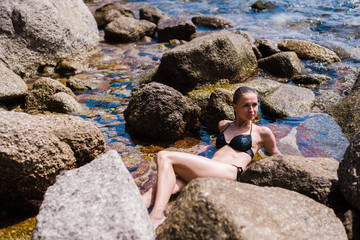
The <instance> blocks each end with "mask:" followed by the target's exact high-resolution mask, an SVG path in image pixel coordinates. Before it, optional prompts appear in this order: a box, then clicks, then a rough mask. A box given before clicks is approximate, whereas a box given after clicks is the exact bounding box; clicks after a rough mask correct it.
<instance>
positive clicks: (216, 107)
mask: <svg viewBox="0 0 360 240" xmlns="http://www.w3.org/2000/svg"><path fill="white" fill-rule="evenodd" d="M232 102H233V92H231V91H228V90H225V89H223V88H218V89H215V91H214V92H213V93H212V94H211V95H210V99H209V102H208V104H207V106H206V108H205V109H204V112H203V113H202V114H201V123H202V124H203V125H205V126H206V127H208V128H209V130H211V131H212V132H218V131H219V128H218V123H219V121H221V120H224V119H229V120H234V118H235V115H234V108H233V106H232Z"/></svg>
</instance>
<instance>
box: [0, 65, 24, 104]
mask: <svg viewBox="0 0 360 240" xmlns="http://www.w3.org/2000/svg"><path fill="white" fill-rule="evenodd" d="M0 86H1V87H0V102H9V101H16V100H19V99H24V97H25V95H26V92H27V90H28V87H27V86H26V84H25V82H24V80H22V78H21V77H20V76H18V75H17V74H15V73H14V72H13V71H11V70H10V69H9V68H7V67H6V66H5V65H4V64H3V63H2V62H1V61H0Z"/></svg>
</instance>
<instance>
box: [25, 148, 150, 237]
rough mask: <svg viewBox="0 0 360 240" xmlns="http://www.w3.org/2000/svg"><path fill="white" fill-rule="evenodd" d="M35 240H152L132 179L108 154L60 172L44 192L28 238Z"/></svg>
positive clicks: (114, 155) (115, 155)
mask: <svg viewBox="0 0 360 240" xmlns="http://www.w3.org/2000/svg"><path fill="white" fill-rule="evenodd" d="M32 239H33V240H36V239H44V240H46V239H149V240H150V239H154V230H153V227H152V224H151V222H150V218H149V215H148V212H147V210H146V208H145V205H144V203H143V201H142V198H141V195H140V192H139V190H138V188H137V186H136V185H135V182H134V179H133V178H132V176H131V175H130V173H129V171H128V170H127V169H126V168H125V166H124V164H123V162H122V160H121V157H120V156H119V155H118V153H117V152H116V151H114V150H112V151H109V152H107V153H105V154H103V155H101V156H99V157H98V158H96V159H95V160H93V161H92V162H91V163H89V164H87V165H85V166H83V167H81V168H78V169H74V170H70V171H65V172H62V173H61V174H60V175H58V177H57V178H56V183H55V184H54V185H52V186H51V187H49V188H48V190H47V191H46V194H45V198H44V201H43V204H42V205H41V208H40V212H39V214H38V215H37V217H36V227H35V229H34V233H33V236H32Z"/></svg>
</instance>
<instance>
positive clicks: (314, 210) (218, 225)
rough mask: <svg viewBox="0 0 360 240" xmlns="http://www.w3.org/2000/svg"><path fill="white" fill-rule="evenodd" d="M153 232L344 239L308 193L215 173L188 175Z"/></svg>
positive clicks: (191, 235)
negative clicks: (186, 183) (205, 176)
mask: <svg viewBox="0 0 360 240" xmlns="http://www.w3.org/2000/svg"><path fill="white" fill-rule="evenodd" d="M260 161H261V160H260ZM157 234H158V235H157V239H168V238H176V239H249V240H252V239H253V240H255V239H269V240H273V239H314V240H319V239H344V240H345V239H347V236H346V232H345V229H344V227H343V225H342V223H341V221H340V220H339V219H338V218H337V217H336V216H335V214H334V212H333V210H332V209H330V208H328V207H326V206H325V205H323V204H320V203H318V202H316V201H315V200H313V199H311V198H308V197H306V196H304V195H302V194H299V193H297V192H294V191H289V190H287V189H283V188H276V187H259V186H255V185H251V184H246V183H239V182H236V181H231V180H225V179H216V178H198V179H195V180H193V181H191V182H190V183H189V184H188V185H187V186H186V187H185V189H184V190H183V192H182V193H181V194H180V196H179V197H178V199H177V200H176V202H175V204H174V205H173V207H172V208H171V210H170V213H169V216H168V217H167V219H166V220H165V222H164V224H163V225H162V226H160V227H159V228H158V229H157Z"/></svg>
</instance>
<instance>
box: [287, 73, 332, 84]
mask: <svg viewBox="0 0 360 240" xmlns="http://www.w3.org/2000/svg"><path fill="white" fill-rule="evenodd" d="M330 80H331V77H329V76H326V75H323V74H299V75H295V76H294V77H292V78H291V79H290V81H292V82H293V83H295V84H303V85H308V84H317V85H318V84H321V83H323V82H327V81H330Z"/></svg>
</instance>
